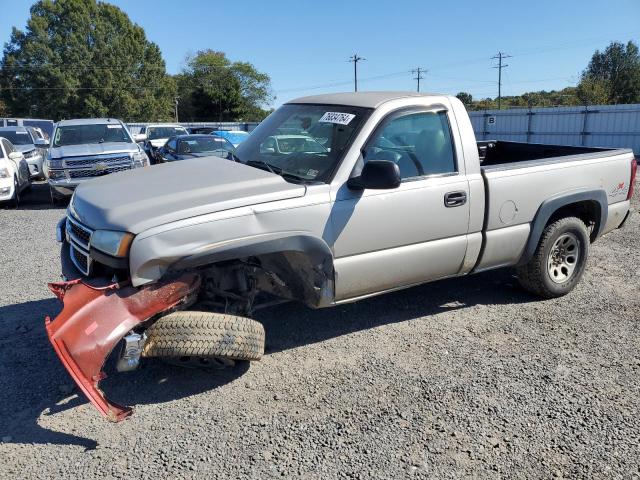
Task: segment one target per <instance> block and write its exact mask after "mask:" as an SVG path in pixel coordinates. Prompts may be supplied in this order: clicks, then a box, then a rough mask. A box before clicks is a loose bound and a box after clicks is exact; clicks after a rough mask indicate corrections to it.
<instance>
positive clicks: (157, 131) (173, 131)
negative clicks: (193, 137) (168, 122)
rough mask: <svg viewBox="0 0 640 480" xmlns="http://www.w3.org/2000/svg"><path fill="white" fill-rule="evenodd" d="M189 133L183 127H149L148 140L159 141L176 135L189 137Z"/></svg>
mask: <svg viewBox="0 0 640 480" xmlns="http://www.w3.org/2000/svg"><path fill="white" fill-rule="evenodd" d="M188 133H189V132H187V130H186V129H185V128H183V127H147V138H148V139H149V140H157V139H160V138H169V137H173V136H175V135H187V134H188Z"/></svg>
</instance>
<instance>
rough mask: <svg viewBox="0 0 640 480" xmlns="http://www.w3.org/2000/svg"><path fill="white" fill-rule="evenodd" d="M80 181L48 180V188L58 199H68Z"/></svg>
mask: <svg viewBox="0 0 640 480" xmlns="http://www.w3.org/2000/svg"><path fill="white" fill-rule="evenodd" d="M80 183H81V182H80V181H78V180H74V181H71V180H51V179H49V187H51V190H53V191H54V192H55V193H56V195H58V196H60V197H70V196H71V195H73V192H74V190H75V189H76V187H77V186H78V185H80Z"/></svg>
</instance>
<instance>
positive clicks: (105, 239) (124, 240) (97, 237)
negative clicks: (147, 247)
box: [90, 230, 133, 257]
mask: <svg viewBox="0 0 640 480" xmlns="http://www.w3.org/2000/svg"><path fill="white" fill-rule="evenodd" d="M132 241H133V234H131V233H127V232H114V231H112V230H96V231H95V232H93V234H92V235H91V242H90V243H91V246H92V247H93V248H96V249H98V250H100V251H101V252H104V253H107V254H109V255H111V256H113V257H126V256H127V254H128V253H129V247H130V246H131V242H132Z"/></svg>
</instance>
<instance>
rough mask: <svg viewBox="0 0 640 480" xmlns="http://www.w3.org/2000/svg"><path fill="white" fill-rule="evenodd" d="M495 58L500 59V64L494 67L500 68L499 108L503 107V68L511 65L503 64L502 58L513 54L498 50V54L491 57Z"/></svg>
mask: <svg viewBox="0 0 640 480" xmlns="http://www.w3.org/2000/svg"><path fill="white" fill-rule="evenodd" d="M491 58H492V59H494V60H498V65H496V66H495V67H493V68H497V69H498V110H500V109H501V108H502V69H503V68H506V67H508V66H509V65H503V64H502V60H504V59H505V58H511V55H507V54H506V53H504V52H498V54H497V55H494V56H493V57H491Z"/></svg>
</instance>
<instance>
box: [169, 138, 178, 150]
mask: <svg viewBox="0 0 640 480" xmlns="http://www.w3.org/2000/svg"><path fill="white" fill-rule="evenodd" d="M167 148H168V149H169V150H171V151H172V152H175V151H176V149H177V148H178V140H177V139H175V138H174V139H173V140H169V141H168V142H167Z"/></svg>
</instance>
